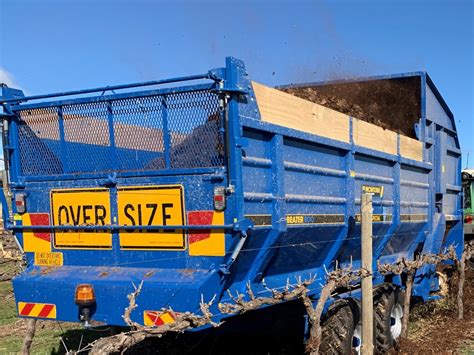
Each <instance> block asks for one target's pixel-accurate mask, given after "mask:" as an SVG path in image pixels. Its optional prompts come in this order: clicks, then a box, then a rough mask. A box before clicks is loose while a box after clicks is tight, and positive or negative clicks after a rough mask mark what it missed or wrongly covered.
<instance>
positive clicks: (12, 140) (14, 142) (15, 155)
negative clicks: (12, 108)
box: [8, 115, 21, 183]
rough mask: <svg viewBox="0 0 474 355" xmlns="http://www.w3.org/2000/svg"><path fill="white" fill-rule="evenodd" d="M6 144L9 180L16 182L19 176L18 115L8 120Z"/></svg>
mask: <svg viewBox="0 0 474 355" xmlns="http://www.w3.org/2000/svg"><path fill="white" fill-rule="evenodd" d="M8 133H9V137H8V144H9V151H10V156H9V160H10V164H11V165H10V168H11V169H10V179H11V182H15V183H18V182H19V181H18V180H19V178H20V176H21V166H20V161H21V159H20V143H19V128H18V116H16V115H15V116H14V117H13V118H12V119H11V120H10V128H9V130H8Z"/></svg>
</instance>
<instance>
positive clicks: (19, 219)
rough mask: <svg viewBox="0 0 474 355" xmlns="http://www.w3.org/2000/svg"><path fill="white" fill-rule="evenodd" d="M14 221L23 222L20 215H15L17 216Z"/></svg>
mask: <svg viewBox="0 0 474 355" xmlns="http://www.w3.org/2000/svg"><path fill="white" fill-rule="evenodd" d="M13 220H15V221H21V220H22V218H21V215H19V214H18V213H15V214H14V215H13Z"/></svg>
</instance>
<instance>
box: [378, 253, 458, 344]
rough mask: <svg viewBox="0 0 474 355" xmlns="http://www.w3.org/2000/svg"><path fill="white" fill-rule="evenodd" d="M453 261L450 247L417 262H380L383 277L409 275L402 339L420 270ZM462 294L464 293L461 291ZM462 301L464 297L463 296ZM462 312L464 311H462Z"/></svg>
mask: <svg viewBox="0 0 474 355" xmlns="http://www.w3.org/2000/svg"><path fill="white" fill-rule="evenodd" d="M447 260H453V261H455V262H456V260H457V256H456V250H455V249H454V246H452V245H451V246H450V247H449V248H448V249H447V250H446V252H445V253H440V254H431V253H430V254H420V255H418V256H417V257H416V258H415V260H409V259H406V258H402V259H400V260H398V261H397V262H396V263H394V264H380V263H379V262H378V270H379V272H380V273H381V274H382V275H387V274H395V275H400V274H402V273H406V274H407V280H406V288H405V297H404V299H403V318H402V332H401V337H402V338H406V336H407V333H408V319H409V317H410V300H411V293H412V289H413V281H414V277H415V274H416V270H418V269H419V268H420V267H422V266H423V265H427V264H431V265H437V264H439V263H441V262H443V261H447ZM461 292H462V291H461ZM461 299H462V296H461ZM461 308H462V301H461ZM460 312H462V310H461V311H460Z"/></svg>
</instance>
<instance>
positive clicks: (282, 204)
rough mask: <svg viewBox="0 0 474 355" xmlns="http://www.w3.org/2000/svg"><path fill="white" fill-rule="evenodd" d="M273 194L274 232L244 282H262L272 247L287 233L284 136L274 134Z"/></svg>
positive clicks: (272, 158) (242, 289)
mask: <svg viewBox="0 0 474 355" xmlns="http://www.w3.org/2000/svg"><path fill="white" fill-rule="evenodd" d="M271 160H272V173H271V178H270V179H271V181H270V186H271V192H272V195H273V196H274V197H275V198H274V199H273V201H272V230H271V231H270V233H268V235H267V237H266V238H265V242H264V243H263V245H262V246H261V247H260V250H259V252H258V254H257V256H256V257H255V259H254V261H253V263H252V267H251V268H250V270H249V271H248V272H247V276H246V277H245V279H244V280H249V281H250V282H260V281H261V280H262V278H263V276H264V275H263V274H262V272H263V270H264V269H265V267H266V265H267V264H268V261H269V260H270V258H271V253H272V252H274V251H275V249H272V248H271V247H272V246H274V245H275V243H276V242H277V241H278V238H279V237H280V236H281V235H282V234H283V233H285V232H286V231H287V225H286V218H285V217H286V200H285V167H284V164H283V136H282V135H281V134H274V135H273V137H272V139H271ZM245 287H246V285H245V284H243V285H242V287H241V291H242V292H245Z"/></svg>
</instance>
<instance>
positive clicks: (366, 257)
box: [361, 193, 374, 355]
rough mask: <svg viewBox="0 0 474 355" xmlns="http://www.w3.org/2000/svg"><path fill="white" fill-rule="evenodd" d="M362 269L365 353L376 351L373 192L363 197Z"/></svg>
mask: <svg viewBox="0 0 474 355" xmlns="http://www.w3.org/2000/svg"><path fill="white" fill-rule="evenodd" d="M361 229H362V238H361V239H362V269H365V270H366V271H367V272H368V275H369V276H367V277H363V278H362V347H361V352H362V354H363V355H372V354H373V353H374V344H373V334H374V329H373V328H374V320H373V319H374V310H373V304H374V303H373V293H372V292H373V290H372V194H367V193H363V194H362V199H361Z"/></svg>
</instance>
